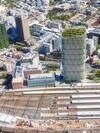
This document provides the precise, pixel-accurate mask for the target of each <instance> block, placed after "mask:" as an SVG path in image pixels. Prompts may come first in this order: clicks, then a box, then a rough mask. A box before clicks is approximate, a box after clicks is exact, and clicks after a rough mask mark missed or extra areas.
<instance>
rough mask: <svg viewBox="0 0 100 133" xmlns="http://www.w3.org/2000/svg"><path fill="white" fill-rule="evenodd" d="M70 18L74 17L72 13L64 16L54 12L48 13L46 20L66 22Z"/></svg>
mask: <svg viewBox="0 0 100 133" xmlns="http://www.w3.org/2000/svg"><path fill="white" fill-rule="evenodd" d="M72 16H74V14H73V13H69V14H65V13H59V12H56V11H54V10H50V11H48V14H47V16H46V17H47V18H48V19H50V20H62V21H68V20H69V19H70V18H71V17H72Z"/></svg>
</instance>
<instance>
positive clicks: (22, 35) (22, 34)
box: [15, 16, 30, 43]
mask: <svg viewBox="0 0 100 133" xmlns="http://www.w3.org/2000/svg"><path fill="white" fill-rule="evenodd" d="M15 21H16V29H17V34H18V41H19V42H27V43H28V42H30V31H29V24H28V19H27V18H26V17H19V16H18V17H16V18H15Z"/></svg>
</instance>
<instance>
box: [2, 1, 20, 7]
mask: <svg viewBox="0 0 100 133" xmlns="http://www.w3.org/2000/svg"><path fill="white" fill-rule="evenodd" d="M19 1H20V0H4V1H3V4H4V5H5V6H6V7H8V8H13V7H15V6H16V4H17V2H19Z"/></svg>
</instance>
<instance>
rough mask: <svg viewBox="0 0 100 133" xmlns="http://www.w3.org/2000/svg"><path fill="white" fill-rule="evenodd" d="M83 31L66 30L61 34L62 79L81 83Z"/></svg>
mask: <svg viewBox="0 0 100 133" xmlns="http://www.w3.org/2000/svg"><path fill="white" fill-rule="evenodd" d="M85 47H86V46H85V29H78V28H76V29H73V28H71V29H66V30H65V31H63V33H62V67H63V72H62V74H63V77H64V79H65V80H67V81H81V80H82V79H84V76H85V56H86V51H85V49H86V48H85Z"/></svg>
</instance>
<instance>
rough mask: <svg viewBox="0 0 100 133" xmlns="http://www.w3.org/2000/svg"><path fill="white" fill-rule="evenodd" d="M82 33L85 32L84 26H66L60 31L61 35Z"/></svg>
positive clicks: (69, 35) (67, 35) (71, 35)
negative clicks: (66, 27)
mask: <svg viewBox="0 0 100 133" xmlns="http://www.w3.org/2000/svg"><path fill="white" fill-rule="evenodd" d="M84 34H85V28H68V29H65V30H64V31H63V32H62V36H63V37H73V36H78V35H84Z"/></svg>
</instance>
